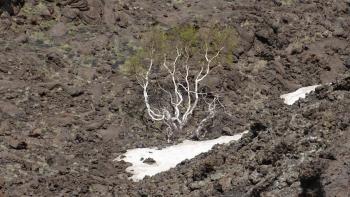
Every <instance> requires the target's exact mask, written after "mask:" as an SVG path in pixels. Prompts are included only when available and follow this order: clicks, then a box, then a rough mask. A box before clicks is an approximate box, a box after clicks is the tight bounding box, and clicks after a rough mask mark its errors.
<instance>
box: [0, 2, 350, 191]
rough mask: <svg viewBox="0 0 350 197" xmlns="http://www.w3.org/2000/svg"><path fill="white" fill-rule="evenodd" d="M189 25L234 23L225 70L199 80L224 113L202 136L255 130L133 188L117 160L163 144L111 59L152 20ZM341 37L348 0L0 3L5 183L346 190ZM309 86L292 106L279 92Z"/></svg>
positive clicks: (348, 44)
mask: <svg viewBox="0 0 350 197" xmlns="http://www.w3.org/2000/svg"><path fill="white" fill-rule="evenodd" d="M184 23H186V24H193V25H196V26H206V25H210V24H220V25H227V26H232V27H235V28H236V30H237V31H238V34H239V45H238V48H237V49H236V50H235V52H234V54H233V56H234V62H233V64H232V65H223V66H217V67H215V68H214V69H213V70H212V72H211V75H210V80H207V81H206V84H205V85H206V86H207V88H209V89H214V88H215V89H216V90H218V91H219V92H220V94H221V95H222V97H223V104H224V106H225V107H226V109H225V112H222V113H219V114H218V116H217V117H216V118H215V119H214V120H213V121H211V122H210V123H209V124H208V125H207V127H206V128H205V129H206V131H207V136H206V138H215V137H218V136H220V135H233V134H235V133H239V132H242V131H244V130H247V129H248V130H250V132H249V133H248V134H246V135H245V136H244V137H243V138H242V140H240V141H239V142H237V143H232V144H230V145H228V146H224V145H221V146H216V147H215V148H214V149H213V150H212V151H210V152H208V153H205V154H202V155H200V156H198V157H196V158H195V159H193V160H191V161H185V162H183V163H181V164H179V165H178V166H177V167H176V168H175V169H171V170H170V171H167V172H164V173H160V174H158V175H156V176H154V177H147V178H145V179H144V180H143V181H140V182H138V183H134V182H132V181H131V180H129V179H128V177H130V174H128V173H126V172H125V168H126V167H127V166H128V165H130V164H127V163H123V162H113V161H112V160H113V159H115V158H116V157H118V156H119V155H121V154H122V153H124V152H125V151H126V150H127V149H130V148H136V147H149V146H165V145H167V144H168V143H167V141H166V138H165V135H164V133H162V132H161V130H160V129H159V128H158V127H156V126H154V125H153V124H151V123H150V121H149V119H148V118H147V116H146V115H145V106H144V104H143V100H142V90H141V88H140V87H139V85H138V84H137V83H136V82H135V81H134V80H133V79H132V78H130V77H127V76H125V75H123V74H122V73H121V72H119V66H120V65H121V64H122V63H123V61H124V60H125V58H126V57H128V56H129V55H130V53H131V51H132V46H133V45H134V44H135V43H136V42H137V41H138V40H139V39H140V36H141V35H142V33H143V32H145V31H146V30H147V29H148V28H149V27H151V26H154V25H160V26H162V27H165V28H170V27H173V26H176V25H178V24H184ZM349 32H350V4H349V3H348V2H347V1H346V0H327V1H326V0H234V1H229V0H206V1H197V0H188V1H177V0H173V1H171V0H169V1H160V0H153V1H149V0H132V1H126V0H125V1H123V0H104V1H100V0H62V1H54V0H50V1H49V0H46V1H45V0H0V191H2V193H3V195H5V196H337V197H343V196H344V197H347V196H349V195H350V187H349V185H350V127H349V124H350V92H349V91H350V41H349V39H350V34H349ZM208 79H209V78H208ZM330 83H331V84H330ZM315 84H325V86H322V87H319V88H317V90H316V92H315V93H313V94H311V95H310V96H308V97H307V98H306V99H302V100H301V101H299V102H297V103H296V104H294V105H293V106H288V105H285V104H283V101H282V100H281V99H280V98H279V96H280V95H281V94H284V93H286V92H290V91H294V90H296V89H297V88H299V87H303V86H308V85H315ZM185 137H186V136H185V135H179V136H178V139H175V141H173V142H172V143H176V142H178V141H181V140H183V139H184V138H185ZM149 160H151V158H150V159H149ZM148 162H151V161H148ZM1 195H2V194H1V192H0V196H1Z"/></svg>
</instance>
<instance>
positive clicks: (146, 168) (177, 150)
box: [114, 131, 248, 181]
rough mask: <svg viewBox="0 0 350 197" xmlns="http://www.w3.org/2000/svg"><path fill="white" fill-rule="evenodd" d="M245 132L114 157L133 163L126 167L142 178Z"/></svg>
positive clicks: (171, 166)
mask: <svg viewBox="0 0 350 197" xmlns="http://www.w3.org/2000/svg"><path fill="white" fill-rule="evenodd" d="M245 133H248V131H244V132H243V133H240V134H237V135H234V136H221V137H219V138H217V139H214V140H207V141H191V140H185V141H183V142H182V143H180V144H177V145H173V146H169V147H166V148H164V149H161V150H157V148H136V149H131V150H128V151H127V152H126V153H125V154H123V155H121V156H119V157H118V158H116V159H114V161H122V160H123V161H125V162H129V163H131V164H132V166H130V167H128V168H127V169H126V171H127V172H129V173H131V174H133V176H132V177H131V179H132V180H133V181H139V180H142V179H143V178H144V177H145V176H147V175H148V176H153V175H155V174H158V173H160V172H163V171H167V170H169V169H170V168H173V167H175V166H176V165H177V164H179V163H181V162H182V161H184V160H186V159H192V158H194V157H195V156H197V155H199V154H201V153H204V152H208V151H209V150H210V149H212V147H213V146H214V145H216V144H227V143H229V142H231V141H237V140H239V139H240V138H241V137H242V136H243V134H245ZM148 158H152V159H153V160H154V161H155V163H153V164H147V163H144V162H143V161H144V160H145V159H148Z"/></svg>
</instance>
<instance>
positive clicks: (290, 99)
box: [281, 85, 321, 105]
mask: <svg viewBox="0 0 350 197" xmlns="http://www.w3.org/2000/svg"><path fill="white" fill-rule="evenodd" d="M318 86H321V85H314V86H307V87H303V88H299V89H297V90H296V91H295V92H291V93H288V94H283V95H281V98H282V99H284V103H285V104H287V105H293V104H294V103H295V102H296V101H297V100H299V99H300V98H305V97H306V94H309V93H310V92H312V91H315V89H316V88H317V87H318Z"/></svg>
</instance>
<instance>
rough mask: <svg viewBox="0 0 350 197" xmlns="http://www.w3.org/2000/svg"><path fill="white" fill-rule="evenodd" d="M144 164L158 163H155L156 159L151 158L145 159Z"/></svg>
mask: <svg viewBox="0 0 350 197" xmlns="http://www.w3.org/2000/svg"><path fill="white" fill-rule="evenodd" d="M143 163H146V164H149V165H152V164H154V163H156V161H155V160H154V159H152V158H150V157H149V158H147V159H145V160H144V161H143Z"/></svg>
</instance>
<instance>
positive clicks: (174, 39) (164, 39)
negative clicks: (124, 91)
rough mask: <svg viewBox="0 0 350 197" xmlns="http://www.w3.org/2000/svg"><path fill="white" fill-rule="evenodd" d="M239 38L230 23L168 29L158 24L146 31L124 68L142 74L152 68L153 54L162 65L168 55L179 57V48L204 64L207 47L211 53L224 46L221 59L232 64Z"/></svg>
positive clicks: (128, 71)
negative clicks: (177, 50) (150, 65)
mask: <svg viewBox="0 0 350 197" xmlns="http://www.w3.org/2000/svg"><path fill="white" fill-rule="evenodd" d="M237 41H238V39H237V33H236V31H235V29H234V28H230V27H219V26H215V27H210V28H196V27H194V26H191V25H182V26H178V27H175V28H172V29H169V30H167V31H165V30H162V29H160V28H157V27H156V28H153V29H151V30H150V31H149V32H146V33H145V34H143V36H142V39H141V42H140V46H139V47H138V49H137V50H135V51H134V54H133V55H132V56H130V57H129V58H127V59H126V61H125V63H124V64H123V65H122V66H121V71H122V72H123V73H124V74H126V75H135V74H141V73H143V72H144V71H145V70H146V68H148V65H149V62H150V61H149V60H150V58H152V59H153V60H154V65H155V66H156V67H157V66H158V67H160V65H161V63H162V62H163V61H164V57H165V56H166V57H167V59H169V60H171V59H172V58H175V57H176V48H178V49H179V50H181V52H182V54H184V56H187V55H188V57H189V63H190V64H191V65H194V67H195V66H196V65H197V66H198V65H202V62H203V60H204V55H205V52H206V49H208V54H209V56H211V55H214V54H216V53H217V52H218V51H219V50H220V49H221V48H223V50H222V51H221V53H220V56H219V57H218V59H217V61H219V62H220V63H222V64H231V63H232V58H233V57H232V56H233V54H232V52H233V50H234V48H235V47H236V45H237ZM184 59H185V58H182V60H184Z"/></svg>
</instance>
